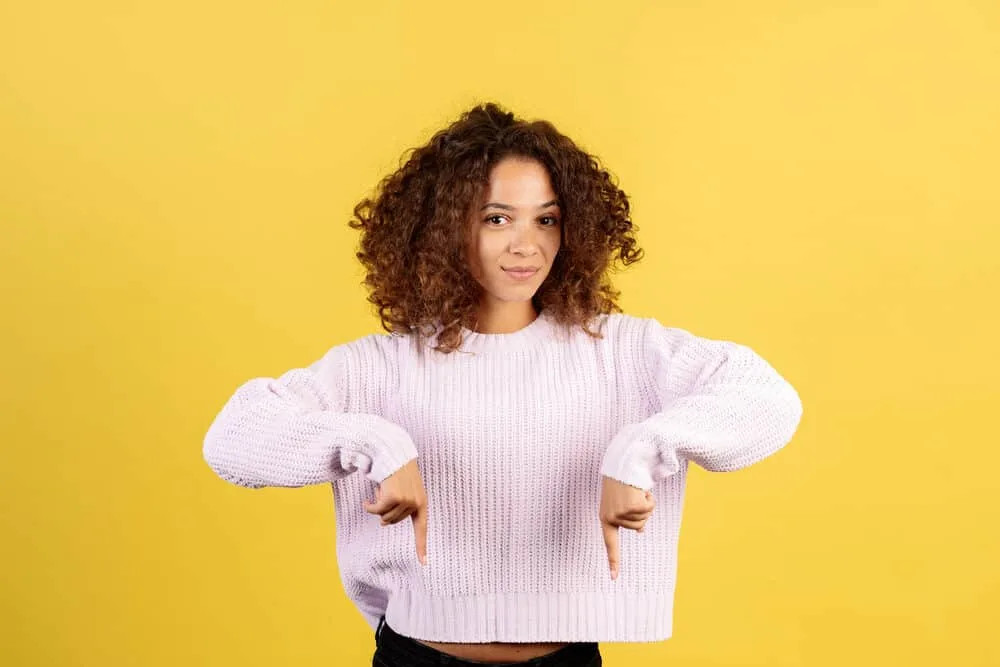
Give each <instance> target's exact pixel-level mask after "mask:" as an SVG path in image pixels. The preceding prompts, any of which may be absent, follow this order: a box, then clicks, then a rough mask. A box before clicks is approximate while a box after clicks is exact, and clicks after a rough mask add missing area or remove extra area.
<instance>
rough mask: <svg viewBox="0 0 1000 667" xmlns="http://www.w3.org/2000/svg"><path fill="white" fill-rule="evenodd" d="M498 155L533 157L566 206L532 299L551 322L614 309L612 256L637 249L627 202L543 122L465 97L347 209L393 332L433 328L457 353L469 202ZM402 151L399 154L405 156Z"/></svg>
mask: <svg viewBox="0 0 1000 667" xmlns="http://www.w3.org/2000/svg"><path fill="white" fill-rule="evenodd" d="M506 157H520V158H529V159H534V160H537V161H538V162H539V163H541V164H542V165H543V166H544V167H545V168H546V169H547V171H548V173H549V176H550V179H551V181H552V187H553V190H554V191H555V193H556V196H557V197H558V199H559V203H560V208H561V209H562V212H563V225H562V242H561V246H560V249H559V251H558V253H557V254H556V257H555V260H554V261H553V265H552V269H551V271H550V273H549V275H548V276H547V277H546V279H545V281H544V282H543V283H542V285H541V286H540V287H539V289H538V291H537V292H536V294H535V296H534V298H533V299H532V300H533V303H534V306H535V308H537V309H538V310H539V311H541V310H544V311H545V312H546V313H547V314H548V315H550V316H551V317H552V318H553V319H554V320H555V321H556V322H559V323H561V324H565V325H578V326H580V327H582V328H583V330H584V331H586V332H587V333H588V334H590V335H591V336H595V337H599V335H600V334H599V333H597V332H594V331H591V330H590V329H589V328H588V323H589V322H590V321H591V319H592V318H593V317H595V316H596V315H598V314H602V313H611V312H621V308H620V307H619V306H618V304H617V303H616V299H617V298H618V296H619V294H620V293H619V292H618V291H617V290H615V289H614V287H613V286H612V284H611V282H610V279H609V276H608V274H609V272H610V270H611V269H612V268H613V265H614V262H615V261H616V260H618V261H620V262H621V263H622V265H623V266H627V265H629V264H632V263H633V262H636V261H638V260H639V259H641V258H642V254H643V252H642V250H641V249H640V248H639V247H638V246H637V245H636V239H635V236H634V232H635V231H636V229H637V228H635V227H634V226H633V224H632V221H631V219H630V217H629V201H628V197H627V196H626V194H625V193H624V192H623V191H622V190H620V189H619V188H618V186H617V184H616V182H615V179H614V177H613V176H612V175H611V174H609V173H608V171H607V170H606V169H604V168H603V167H602V166H601V164H600V162H599V160H598V159H597V158H596V157H595V156H592V155H590V154H588V153H587V152H585V151H584V150H582V149H581V148H579V147H578V146H577V145H576V144H575V143H574V142H573V141H572V140H571V139H569V138H568V137H566V136H565V135H563V134H562V133H560V132H559V131H558V130H556V128H555V127H554V126H553V125H552V124H551V123H550V122H548V121H544V120H535V121H531V122H528V121H525V120H522V119H520V118H518V117H516V116H515V115H514V114H513V113H511V112H509V111H507V110H505V109H504V108H502V107H501V106H499V105H497V104H495V103H487V104H482V105H478V106H476V107H473V108H472V109H470V110H468V111H466V112H464V113H463V114H462V115H461V117H460V118H459V119H458V120H456V121H455V122H453V123H452V124H451V125H449V126H448V127H446V128H445V129H442V130H440V131H438V132H437V133H436V134H434V136H433V137H432V138H431V139H430V141H428V142H427V144H425V145H424V146H421V147H419V148H413V149H410V150H408V151H407V152H406V153H404V155H403V158H402V159H401V160H400V162H401V166H400V168H399V169H398V170H397V171H396V172H394V173H392V174H390V175H388V176H386V177H385V178H384V179H382V181H381V182H380V183H379V185H378V186H377V188H376V191H375V193H374V194H373V196H372V197H366V198H365V199H362V200H361V201H360V202H359V203H358V204H357V205H356V206H355V207H354V218H353V219H352V220H351V221H350V223H349V225H350V226H351V227H352V228H353V229H357V230H360V231H361V242H360V249H359V250H358V252H357V258H358V259H359V260H360V261H361V263H362V264H363V266H364V268H365V269H366V272H367V274H366V277H365V280H364V285H365V286H366V287H367V288H368V290H369V296H368V300H369V301H370V302H371V303H373V304H374V305H375V307H376V309H377V311H378V314H379V317H380V318H381V320H382V327H383V328H384V329H385V330H386V331H388V332H390V333H412V334H415V335H417V336H430V335H432V334H434V333H436V334H437V339H436V340H437V342H436V346H435V349H436V350H438V351H440V352H445V353H448V352H453V351H455V350H456V349H458V348H459V347H460V346H461V344H462V328H463V327H466V328H469V329H472V328H473V327H474V324H473V323H474V322H475V321H476V311H477V308H478V305H479V296H480V293H481V289H482V288H481V287H480V285H479V284H478V283H477V282H476V281H475V279H474V278H473V277H472V274H471V272H470V270H469V267H468V260H467V258H466V239H467V236H466V235H467V234H468V224H467V220H468V216H469V214H470V210H471V209H470V207H471V206H473V204H474V202H475V201H476V198H477V197H478V196H479V195H480V193H481V192H482V191H483V189H484V188H486V187H488V185H489V176H490V171H491V169H492V168H493V166H494V165H496V164H497V163H498V162H499V161H500V160H502V159H504V158H506ZM404 160H405V162H404Z"/></svg>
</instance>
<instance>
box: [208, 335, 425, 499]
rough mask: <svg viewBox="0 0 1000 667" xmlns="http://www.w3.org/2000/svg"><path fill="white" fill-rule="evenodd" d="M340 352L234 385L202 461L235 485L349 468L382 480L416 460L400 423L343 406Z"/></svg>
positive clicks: (298, 479) (317, 477)
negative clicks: (280, 372)
mask: <svg viewBox="0 0 1000 667" xmlns="http://www.w3.org/2000/svg"><path fill="white" fill-rule="evenodd" d="M345 356H346V347H345V346H343V345H340V346H337V347H334V348H332V349H331V350H330V351H329V352H327V353H326V354H325V355H324V356H323V358H322V359H320V360H318V361H316V362H315V363H313V364H312V365H310V366H309V367H308V368H296V369H293V370H290V371H287V372H286V373H284V374H283V375H282V376H281V377H279V378H268V377H262V378H256V379H253V380H250V381H248V382H245V383H244V384H243V385H242V386H240V387H239V388H238V389H237V390H236V392H235V393H234V394H233V396H232V397H231V398H230V399H229V400H228V401H227V402H226V404H225V405H224V406H223V408H222V410H221V411H220V412H219V414H218V415H217V416H216V417H215V419H214V421H213V422H212V425H211V427H210V428H209V430H208V433H207V434H206V435H205V441H204V445H203V454H204V457H205V461H206V462H207V463H208V465H209V467H211V468H212V470H213V471H215V473H216V474H217V475H218V476H219V477H221V478H222V479H224V480H226V481H228V482H231V483H232V484H236V485H238V486H245V487H248V488H261V487H267V486H281V487H301V486H307V485H310V484H319V483H323V482H330V481H332V480H334V479H336V478H338V477H343V476H346V475H349V474H351V473H352V472H354V471H356V470H360V471H362V472H363V473H364V474H365V475H367V477H368V478H369V479H371V480H372V481H373V482H376V483H381V482H382V481H383V480H384V479H385V478H387V477H389V476H390V475H392V474H393V473H394V472H396V471H397V470H399V469H400V468H402V467H403V466H404V465H405V464H406V463H408V462H409V461H411V460H413V459H415V458H416V457H417V450H416V447H415V446H414V444H413V440H412V439H411V438H410V436H409V434H408V433H407V432H406V431H405V430H403V429H402V428H401V427H400V426H398V425H396V424H394V423H392V422H390V421H388V420H386V419H384V418H382V417H379V416H377V415H373V414H360V413H350V412H347V411H346V405H347V402H346V396H345V394H346V392H345V391H344V389H345V385H346V379H347V376H346V373H347V372H349V371H348V369H347V363H346V361H345Z"/></svg>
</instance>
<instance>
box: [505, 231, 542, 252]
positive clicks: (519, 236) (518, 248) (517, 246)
mask: <svg viewBox="0 0 1000 667" xmlns="http://www.w3.org/2000/svg"><path fill="white" fill-rule="evenodd" d="M512 227H513V230H512V232H513V233H512V234H511V239H510V252H511V254H514V255H521V256H523V257H528V256H530V255H534V254H535V253H537V252H538V237H537V236H536V234H537V233H538V232H537V230H536V229H534V225H523V226H519V225H512Z"/></svg>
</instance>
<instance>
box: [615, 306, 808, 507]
mask: <svg viewBox="0 0 1000 667" xmlns="http://www.w3.org/2000/svg"><path fill="white" fill-rule="evenodd" d="M641 354H642V363H643V365H644V366H645V368H646V370H647V371H648V373H649V375H650V377H651V380H652V387H653V390H654V392H655V394H656V399H657V401H658V403H659V405H660V411H659V412H657V413H655V414H653V415H652V416H650V417H648V418H647V419H645V420H644V421H641V422H638V423H635V424H630V425H628V426H626V427H624V428H623V429H622V430H621V431H619V432H618V434H617V435H616V436H615V437H614V438H613V439H612V441H611V443H610V444H609V446H608V448H607V450H606V452H605V456H604V461H603V462H602V467H601V472H602V474H603V475H605V476H608V477H611V478H613V479H617V480H619V481H621V482H624V483H625V484H629V485H632V486H636V487H639V488H642V489H645V490H649V489H651V488H652V487H653V485H654V484H655V483H656V482H658V481H660V480H662V479H664V478H665V477H668V476H669V475H672V474H674V473H675V472H677V471H678V469H679V467H680V465H679V464H680V459H681V458H684V459H687V460H690V461H694V462H695V463H697V464H698V465H700V466H701V467H703V468H705V469H706V470H710V471H714V472H724V471H733V470H739V469H741V468H745V467H747V466H749V465H752V464H754V463H756V462H758V461H760V460H762V459H764V458H766V457H768V456H770V455H771V454H773V453H775V452H776V451H778V450H779V449H781V448H782V447H783V446H784V445H785V444H787V443H788V442H789V441H790V440H791V438H792V435H793V434H794V433H795V431H796V429H797V428H798V424H799V421H800V420H801V417H802V403H801V400H800V399H799V395H798V393H797V392H796V391H795V389H794V388H793V387H792V386H791V385H790V384H789V383H788V382H787V381H786V380H785V379H784V378H782V377H781V375H779V374H778V372H777V371H776V370H775V369H774V368H773V367H772V366H771V365H770V364H769V363H768V362H767V361H765V360H764V359H763V358H761V357H760V356H759V355H758V354H756V353H755V352H754V351H753V350H751V349H750V348H748V347H746V346H745V345H740V344H737V343H732V342H728V341H718V340H711V339H706V338H700V337H698V336H695V335H693V334H691V333H689V332H687V331H685V330H683V329H676V328H668V327H664V326H663V325H661V324H660V323H659V322H658V321H656V320H655V319H650V320H648V321H647V327H646V333H645V338H644V341H643V344H642V346H641Z"/></svg>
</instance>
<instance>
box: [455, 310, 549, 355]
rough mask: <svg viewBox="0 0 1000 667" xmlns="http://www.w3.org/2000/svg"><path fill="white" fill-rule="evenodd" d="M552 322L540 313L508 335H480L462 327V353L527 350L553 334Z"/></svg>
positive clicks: (543, 312)
mask: <svg viewBox="0 0 1000 667" xmlns="http://www.w3.org/2000/svg"><path fill="white" fill-rule="evenodd" d="M553 328H554V322H553V321H552V319H551V318H550V317H549V316H548V315H547V314H546V312H545V311H542V312H541V313H539V314H538V317H536V318H535V319H534V320H532V321H531V322H530V323H529V324H528V325H527V326H524V327H521V328H520V329H518V330H517V331H512V332H510V333H480V332H478V331H472V330H470V329H466V328H465V327H462V347H461V348H460V350H461V351H463V352H476V353H481V352H501V353H504V352H517V351H520V350H525V349H529V348H531V347H534V346H535V345H537V344H538V343H540V342H542V341H545V340H548V339H549V338H550V337H551V336H552V333H553Z"/></svg>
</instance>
